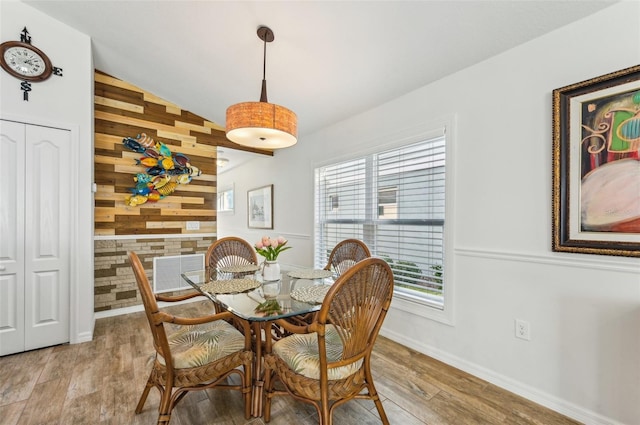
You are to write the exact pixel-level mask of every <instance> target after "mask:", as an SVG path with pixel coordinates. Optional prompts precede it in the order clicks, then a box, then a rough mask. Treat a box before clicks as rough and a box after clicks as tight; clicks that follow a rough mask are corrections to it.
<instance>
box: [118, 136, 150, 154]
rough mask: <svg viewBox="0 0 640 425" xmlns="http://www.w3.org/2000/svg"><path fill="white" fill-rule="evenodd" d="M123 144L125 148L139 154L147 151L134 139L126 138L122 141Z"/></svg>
mask: <svg viewBox="0 0 640 425" xmlns="http://www.w3.org/2000/svg"><path fill="white" fill-rule="evenodd" d="M122 144H123V145H124V147H125V148H127V149H130V150H132V151H134V152H138V153H142V152H144V150H145V149H146V148H145V147H144V146H142V145H141V144H140V143H139V142H138V141H137V140H136V139H134V138H132V137H125V138H124V139H122Z"/></svg>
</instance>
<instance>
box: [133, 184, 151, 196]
mask: <svg viewBox="0 0 640 425" xmlns="http://www.w3.org/2000/svg"><path fill="white" fill-rule="evenodd" d="M129 190H130V191H131V193H133V194H134V195H147V194H149V193H151V187H149V184H148V183H138V184H137V185H136V187H134V188H131V189H129Z"/></svg>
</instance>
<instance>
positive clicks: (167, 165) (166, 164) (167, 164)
mask: <svg viewBox="0 0 640 425" xmlns="http://www.w3.org/2000/svg"><path fill="white" fill-rule="evenodd" d="M158 165H159V166H160V167H162V168H164V169H165V170H171V169H172V168H174V167H175V165H174V163H173V159H171V157H166V158H163V159H162V161H158Z"/></svg>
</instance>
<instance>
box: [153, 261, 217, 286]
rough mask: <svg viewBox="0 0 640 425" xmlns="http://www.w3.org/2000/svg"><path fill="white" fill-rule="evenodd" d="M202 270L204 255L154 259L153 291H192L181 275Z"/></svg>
mask: <svg viewBox="0 0 640 425" xmlns="http://www.w3.org/2000/svg"><path fill="white" fill-rule="evenodd" d="M202 269H204V254H191V255H174V256H167V257H154V259H153V291H154V292H155V293H162V292H171V291H182V290H185V289H192V287H191V285H189V284H188V283H187V282H185V281H184V279H182V277H180V274H181V273H185V272H190V271H194V270H202Z"/></svg>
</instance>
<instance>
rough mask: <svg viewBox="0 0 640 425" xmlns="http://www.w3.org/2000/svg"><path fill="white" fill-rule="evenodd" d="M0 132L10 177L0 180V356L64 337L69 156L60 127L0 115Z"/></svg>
mask: <svg viewBox="0 0 640 425" xmlns="http://www.w3.org/2000/svg"><path fill="white" fill-rule="evenodd" d="M21 127H22V129H21ZM21 135H22V138H20V136H21ZM0 137H1V144H2V150H1V154H2V157H1V158H0V163H4V164H8V163H11V164H12V165H11V166H10V167H9V168H10V169H11V170H12V172H13V174H12V175H9V173H8V172H6V170H4V169H3V167H2V166H0V170H2V171H0V172H1V173H2V178H3V181H4V182H10V184H7V185H3V184H0V199H1V200H2V202H1V205H2V206H1V207H0V212H1V213H2V217H1V220H2V225H1V227H0V230H1V231H2V234H0V282H1V283H0V285H1V286H0V355H5V354H9V353H15V352H19V351H24V350H31V349H35V348H40V347H46V346H49V345H55V344H60V343H64V342H68V341H69V280H70V274H69V271H70V266H69V263H70V252H69V242H70V232H71V229H70V215H71V172H72V170H71V166H70V164H71V163H72V161H71V160H70V158H71V156H70V155H71V152H70V144H71V140H70V132H69V131H67V130H60V129H54V128H48V127H41V126H34V125H25V124H19V123H13V122H8V121H0ZM5 174H6V175H5ZM7 179H8V180H7ZM5 200H11V202H5ZM3 267H4V270H2V268H3ZM5 295H6V296H5Z"/></svg>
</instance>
